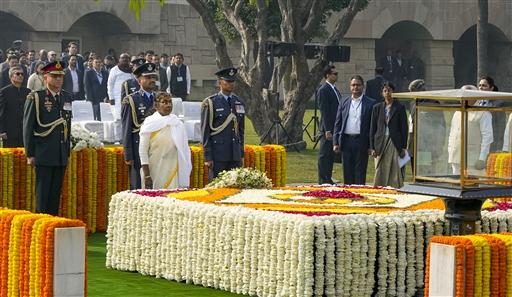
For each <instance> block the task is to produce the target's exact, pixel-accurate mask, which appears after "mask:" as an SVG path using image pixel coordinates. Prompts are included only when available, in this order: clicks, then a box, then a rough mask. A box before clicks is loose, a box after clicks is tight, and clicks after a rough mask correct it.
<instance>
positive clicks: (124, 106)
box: [121, 90, 154, 190]
mask: <svg viewBox="0 0 512 297" xmlns="http://www.w3.org/2000/svg"><path fill="white" fill-rule="evenodd" d="M152 96H153V97H154V95H152ZM153 105H154V98H147V97H146V95H145V93H144V91H143V90H139V91H137V92H135V93H132V94H130V95H128V96H126V97H124V98H123V101H122V102H121V121H122V127H123V128H122V133H123V137H122V138H123V146H124V159H125V160H126V161H133V164H132V165H130V189H132V190H134V189H140V187H141V180H140V167H141V165H140V157H139V131H140V126H141V125H142V123H143V122H144V120H145V119H146V117H148V116H150V115H151V114H152V113H153V112H154V107H153ZM133 109H135V111H134V110H133ZM133 113H135V115H136V117H133Z"/></svg>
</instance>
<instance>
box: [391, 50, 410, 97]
mask: <svg viewBox="0 0 512 297" xmlns="http://www.w3.org/2000/svg"><path fill="white" fill-rule="evenodd" d="M405 63H406V62H405V60H404V58H400V63H398V58H396V57H395V58H393V65H394V66H393V72H394V75H395V85H396V89H397V91H402V90H403V89H404V87H403V85H404V83H405V82H404V79H405V76H406V73H407V66H406V65H405Z"/></svg>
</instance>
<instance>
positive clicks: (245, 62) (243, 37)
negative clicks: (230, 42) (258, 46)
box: [221, 0, 252, 83]
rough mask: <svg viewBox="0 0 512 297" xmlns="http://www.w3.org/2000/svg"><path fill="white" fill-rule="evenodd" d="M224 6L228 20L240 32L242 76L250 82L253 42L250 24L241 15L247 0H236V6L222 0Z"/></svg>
mask: <svg viewBox="0 0 512 297" xmlns="http://www.w3.org/2000/svg"><path fill="white" fill-rule="evenodd" d="M221 3H222V7H223V8H224V15H225V16H226V18H227V19H228V21H229V22H230V23H231V24H232V25H233V26H234V27H235V29H236V30H237V31H238V33H239V34H240V41H241V50H240V66H239V67H240V70H241V71H240V76H241V77H242V78H243V79H244V80H245V81H246V82H247V83H249V76H248V73H249V58H250V47H251V42H252V37H251V33H250V30H249V26H247V24H246V23H245V22H244V21H243V19H242V17H241V16H240V10H241V8H242V6H243V5H246V4H247V3H246V1H245V0H236V1H235V3H234V6H232V5H231V4H230V3H228V1H227V0H222V1H221Z"/></svg>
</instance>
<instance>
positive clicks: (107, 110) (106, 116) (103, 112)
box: [100, 102, 114, 122]
mask: <svg viewBox="0 0 512 297" xmlns="http://www.w3.org/2000/svg"><path fill="white" fill-rule="evenodd" d="M111 106H112V105H110V103H106V102H100V116H101V121H102V122H110V121H112V122H113V121H114V113H113V112H112V107H111Z"/></svg>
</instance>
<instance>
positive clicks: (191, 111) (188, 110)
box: [183, 101, 202, 121]
mask: <svg viewBox="0 0 512 297" xmlns="http://www.w3.org/2000/svg"><path fill="white" fill-rule="evenodd" d="M201 104H202V103H201V102H190V101H186V102H183V118H184V120H185V121H188V120H200V119H201Z"/></svg>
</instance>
